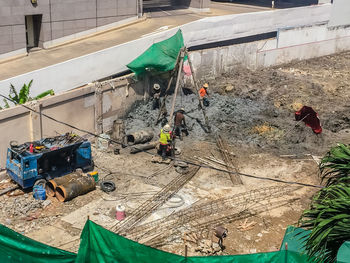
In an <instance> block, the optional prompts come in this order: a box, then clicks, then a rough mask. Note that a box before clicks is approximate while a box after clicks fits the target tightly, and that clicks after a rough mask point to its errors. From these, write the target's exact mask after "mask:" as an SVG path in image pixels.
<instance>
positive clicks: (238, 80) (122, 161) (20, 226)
mask: <svg viewBox="0 0 350 263" xmlns="http://www.w3.org/2000/svg"><path fill="white" fill-rule="evenodd" d="M349 72H350V53H349V52H348V53H343V54H338V55H334V56H327V57H323V58H319V59H314V60H309V61H302V62H296V63H291V64H288V65H283V66H281V67H277V68H269V69H263V70H258V71H254V72H251V71H249V70H247V69H244V70H243V69H240V68H237V69H236V70H235V71H233V72H232V73H230V74H226V75H224V76H221V77H219V78H217V79H215V80H210V79H209V80H208V81H209V84H210V87H211V89H212V91H213V92H215V93H216V95H215V96H213V103H212V105H211V106H210V107H212V109H210V107H209V108H208V111H210V110H212V112H211V116H212V119H211V121H212V123H213V124H215V127H216V128H217V131H221V133H222V135H223V137H225V139H226V140H228V141H229V143H230V146H229V150H230V152H231V153H232V156H234V157H233V161H234V165H235V167H236V169H237V170H238V171H239V172H240V173H243V174H248V175H254V176H259V177H266V178H270V179H278V180H283V181H289V182H302V183H308V184H315V185H318V184H320V182H319V180H318V175H317V172H318V168H317V160H319V158H320V157H321V156H323V155H324V153H325V152H326V151H327V150H328V149H329V147H330V146H331V145H333V144H335V143H336V142H343V143H349V141H350V138H349V137H350V136H349V130H350V123H349V118H348V112H349V106H348V104H347V101H348V99H349V95H350V91H349V89H347V88H348V86H349V85H348V83H350V74H349ZM228 86H231V87H233V88H230V89H229V90H230V91H227V90H228V89H227V87H228ZM220 96H224V97H225V103H226V104H220V103H219V100H220V98H221V97H220ZM216 100H217V101H216ZM231 101H232V103H237V102H239V105H238V104H234V105H238V106H239V107H236V106H235V107H231V110H230V111H229V112H227V113H222V112H221V113H220V112H218V110H220V109H223V108H225V105H228V104H230V102H231ZM296 102H298V103H302V104H305V105H308V106H311V107H313V108H314V109H315V110H316V111H317V112H318V113H319V116H320V119H321V123H322V125H323V128H324V132H323V133H322V134H321V135H319V136H316V135H315V134H313V132H312V131H311V130H310V128H308V127H306V126H305V125H304V124H303V123H300V124H299V125H297V127H296V128H294V125H295V124H296V123H295V121H294V119H293V118H294V111H293V105H294V104H295V103H296ZM144 105H146V106H147V104H143V105H141V106H142V107H145V106H144ZM141 106H140V107H141ZM241 109H243V110H244V111H245V112H244V113H242V115H244V116H249V114H251V115H252V119H253V120H254V121H251V119H249V118H248V117H247V118H241V117H240V115H239V114H240V110H241ZM250 109H253V110H258V112H257V114H255V115H253V114H252V112H250ZM141 112H144V111H143V110H142V111H141ZM253 113H254V111H253ZM130 114H131V116H134V117H131V119H130V118H129V124H130V123H132V122H133V121H135V114H134V115H132V114H133V113H132V112H131V113H130ZM191 114H194V115H195V114H197V113H196V112H195V111H193V112H192V113H191ZM215 116H216V117H215ZM234 116H236V117H235V118H234ZM149 123H152V122H149ZM259 125H260V126H262V125H265V126H267V127H270V128H267V129H262V130H259V129H255V127H256V126H259ZM146 126H147V125H146ZM230 127H231V128H230ZM289 130H291V131H292V132H291V133H289V134H288V133H287V131H289ZM196 132H199V129H197V128H196V127H195V126H194V129H193V130H192V134H191V135H190V136H188V137H185V138H184V140H183V141H179V142H178V143H177V146H178V147H180V148H181V150H182V153H181V155H180V156H179V158H183V159H187V160H193V159H196V158H197V157H196V156H200V157H213V156H214V157H215V158H217V159H221V156H220V153H219V152H218V150H217V149H216V146H215V144H214V142H215V141H214V139H213V136H210V135H204V136H202V138H200V140H197V139H196V136H194V135H195V134H196ZM150 152H152V153H155V150H151V151H150ZM286 155H288V156H286ZM93 157H94V161H95V164H96V169H97V170H98V171H99V175H100V178H105V179H108V180H113V181H114V182H115V184H116V190H115V191H114V192H112V193H109V194H107V193H104V192H102V191H101V190H100V189H99V188H97V189H96V190H95V191H93V192H90V193H88V194H86V195H83V196H80V197H77V198H75V199H74V200H72V201H69V202H66V203H59V202H58V201H57V200H56V199H55V198H49V199H48V200H50V201H51V202H49V204H47V206H45V207H44V206H43V204H41V203H40V204H35V205H33V198H32V196H31V193H23V192H21V191H20V190H18V191H16V192H15V193H14V194H13V195H12V196H11V195H4V196H1V197H0V204H1V205H0V209H1V210H2V213H1V216H0V222H1V223H3V224H5V225H7V226H8V227H10V228H12V229H14V230H16V231H18V232H20V233H23V234H25V235H27V236H29V237H31V238H33V239H35V240H38V241H41V242H43V243H46V244H50V245H52V246H56V247H60V248H63V249H66V250H69V251H75V252H76V251H77V249H78V246H79V235H80V232H81V230H82V228H83V225H84V223H85V221H86V219H87V217H88V216H90V219H91V220H93V221H95V222H96V223H98V224H101V225H102V226H104V227H106V228H108V229H109V228H112V227H113V226H114V225H115V224H116V220H115V207H116V205H118V204H123V205H124V206H125V207H126V213H127V217H131V216H133V211H134V210H135V209H136V208H137V207H138V206H139V205H141V204H142V203H143V202H145V201H146V200H147V199H149V198H151V197H152V195H154V194H155V193H156V192H157V191H160V190H161V189H162V188H163V187H164V186H166V185H168V184H169V183H170V182H171V181H172V180H173V179H174V178H177V177H178V176H180V175H179V174H178V173H177V172H176V171H175V168H174V167H170V168H169V169H168V170H166V171H165V172H162V173H158V174H157V173H156V172H157V171H159V170H162V169H165V168H166V167H167V164H159V163H152V162H151V159H152V156H151V155H150V154H147V153H138V154H135V155H130V154H120V155H115V154H114V153H113V151H112V150H111V151H109V152H101V151H99V150H97V149H95V148H93ZM241 178H242V181H243V185H233V184H232V182H231V180H230V176H229V175H228V174H227V173H225V172H220V171H216V170H212V169H208V168H201V169H200V170H199V171H198V173H197V174H196V175H195V176H194V177H193V178H192V179H191V180H190V181H189V182H188V183H186V184H185V185H184V187H182V188H181V189H180V190H179V191H178V193H177V195H176V196H174V197H173V198H172V199H170V201H167V202H165V203H164V204H163V205H162V206H161V207H160V208H158V209H157V210H156V211H154V212H153V213H152V214H150V215H149V216H147V217H146V218H145V219H144V220H143V221H142V222H140V223H139V225H142V224H146V223H148V222H152V221H154V220H159V219H161V218H164V217H167V218H171V215H172V214H174V213H175V214H176V213H177V212H179V211H185V210H186V209H188V210H191V208H192V207H193V206H191V205H193V204H194V203H196V204H206V203H208V202H213V201H215V200H223V198H227V197H232V196H236V195H238V194H240V193H246V192H249V191H255V190H256V189H261V188H267V187H271V186H276V187H277V186H280V187H281V188H285V191H286V192H285V194H283V195H282V196H280V197H276V198H268V197H266V196H265V197H262V198H261V199H259V197H257V198H255V199H251V200H247V207H244V208H242V207H239V206H238V205H237V206H236V204H235V203H232V204H229V205H227V206H224V205H223V209H222V210H221V212H220V213H212V214H210V213H209V214H208V213H207V214H205V213H204V214H200V213H199V214H198V215H196V218H194V220H193V221H190V222H186V225H188V226H189V227H188V228H187V229H182V228H181V227H179V229H178V230H176V231H174V229H169V230H168V231H169V232H168V234H169V236H168V237H167V238H165V239H163V241H162V243H161V244H160V245H157V247H158V248H160V249H164V250H166V251H170V252H174V253H178V254H184V247H185V241H184V240H183V238H182V237H183V234H184V233H185V232H188V231H190V232H196V233H197V234H198V235H200V236H201V237H202V238H204V239H205V238H207V239H211V238H212V237H210V228H212V227H213V226H215V225H210V226H205V227H203V228H200V227H199V223H198V221H201V222H205V221H208V222H209V221H213V222H214V223H215V222H220V224H221V225H223V226H224V227H226V228H227V229H228V233H229V234H228V237H227V238H226V239H225V240H224V245H225V246H226V249H225V250H224V252H223V254H244V253H255V252H267V251H275V250H278V249H279V247H280V245H281V241H282V238H283V235H284V231H285V229H286V227H287V226H288V225H293V224H296V223H297V221H298V219H299V217H300V215H301V213H302V211H303V210H304V209H306V208H307V206H308V204H309V202H310V197H311V196H312V194H313V193H314V192H315V191H316V190H317V188H312V187H300V188H295V189H294V188H293V189H292V188H290V189H292V190H289V192H287V188H288V187H291V185H290V184H283V183H277V182H272V181H269V180H261V179H255V178H249V177H245V176H242V177H241ZM8 184H10V183H8V182H5V181H3V182H2V183H0V186H1V188H5V186H6V185H8ZM288 189H289V188H288ZM132 193H138V194H137V196H136V195H132ZM16 194H18V195H17V196H15V195H16ZM179 200H180V201H179ZM181 200H182V201H181ZM174 204H177V205H175V206H174ZM219 204H220V201H219ZM28 207H29V208H28ZM247 211H248V212H250V213H251V215H250V216H246V217H240V216H238V215H242V213H243V212H247ZM236 214H237V215H236ZM223 215H226V216H227V217H226V218H227V219H226V220H221V221H220V220H218V218H219V217H220V216H223ZM175 223H176V222H175ZM175 223H174V224H173V226H175V225H176V224H175ZM214 223H213V224H214ZM163 224H164V223H162V224H160V225H159V231H160V230H161V227H163ZM247 224H248V225H249V224H251V225H252V227H251V228H244V227H243V228H242V226H246V225H247ZM136 228H137V226H136ZM145 240H147V236H146V239H145ZM214 242H216V241H215V239H214ZM186 244H187V245H188V246H189V255H201V254H202V253H201V252H196V251H195V250H196V246H197V245H196V244H193V243H186ZM220 253H221V252H220ZM204 254H205V253H204Z"/></svg>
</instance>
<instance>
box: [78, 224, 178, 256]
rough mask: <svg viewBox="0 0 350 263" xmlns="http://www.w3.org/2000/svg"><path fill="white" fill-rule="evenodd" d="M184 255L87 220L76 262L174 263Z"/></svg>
mask: <svg viewBox="0 0 350 263" xmlns="http://www.w3.org/2000/svg"><path fill="white" fill-rule="evenodd" d="M183 260H184V257H182V256H179V255H175V254H171V253H168V252H165V251H161V250H158V249H155V248H151V247H148V246H145V245H142V244H140V243H137V242H135V241H132V240H129V239H127V238H125V237H122V236H120V235H117V234H115V233H114V232H111V231H109V230H107V229H105V228H103V227H101V226H99V225H97V224H95V223H94V222H92V221H87V222H86V224H85V226H84V229H83V232H82V234H81V242H80V247H79V251H78V256H77V259H76V262H77V263H78V262H89V263H94V262H96V263H102V262H118V263H119V262H123V263H126V262H128V263H143V262H152V263H176V262H183Z"/></svg>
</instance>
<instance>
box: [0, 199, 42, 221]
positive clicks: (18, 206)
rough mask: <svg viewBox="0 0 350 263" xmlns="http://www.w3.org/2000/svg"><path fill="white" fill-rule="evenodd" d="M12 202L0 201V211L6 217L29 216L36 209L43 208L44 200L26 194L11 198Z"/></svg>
mask: <svg viewBox="0 0 350 263" xmlns="http://www.w3.org/2000/svg"><path fill="white" fill-rule="evenodd" d="M11 199H12V200H11V201H12V202H0V209H1V213H2V214H4V215H7V217H10V218H12V217H19V216H29V215H30V214H33V213H34V212H35V211H36V210H37V209H40V208H43V204H44V202H45V201H42V200H36V199H34V198H33V197H31V196H29V195H28V194H24V195H23V196H18V197H13V198H11Z"/></svg>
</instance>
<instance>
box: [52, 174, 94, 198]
mask: <svg viewBox="0 0 350 263" xmlns="http://www.w3.org/2000/svg"><path fill="white" fill-rule="evenodd" d="M95 188H96V183H95V180H94V178H93V177H90V176H81V177H78V178H77V179H75V180H72V181H70V182H68V183H66V184H63V185H60V186H58V187H57V188H56V198H57V199H58V200H59V201H60V202H65V201H69V200H72V199H73V198H75V197H77V196H79V195H83V194H86V193H88V192H90V191H92V190H94V189H95Z"/></svg>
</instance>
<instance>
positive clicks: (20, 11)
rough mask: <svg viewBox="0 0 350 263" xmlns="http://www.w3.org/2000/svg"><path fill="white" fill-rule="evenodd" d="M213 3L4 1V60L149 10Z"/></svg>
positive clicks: (0, 54)
mask: <svg viewBox="0 0 350 263" xmlns="http://www.w3.org/2000/svg"><path fill="white" fill-rule="evenodd" d="M209 3H210V0H0V59H4V58H7V57H12V56H16V55H20V54H25V53H26V52H27V51H28V50H30V49H32V48H35V47H40V48H48V47H50V46H55V45H57V44H60V43H64V42H66V41H70V40H73V39H76V38H79V37H82V36H84V35H88V34H91V33H95V32H98V31H102V30H105V29H108V28H112V27H115V26H117V25H119V24H123V23H127V22H129V21H132V20H136V19H137V18H138V17H141V16H142V10H143V5H145V7H157V6H162V5H164V4H165V5H172V6H174V5H183V6H187V7H193V8H208V7H209Z"/></svg>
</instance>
